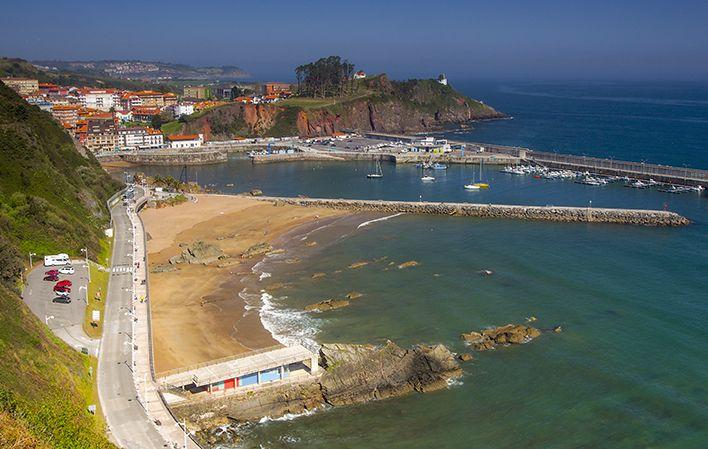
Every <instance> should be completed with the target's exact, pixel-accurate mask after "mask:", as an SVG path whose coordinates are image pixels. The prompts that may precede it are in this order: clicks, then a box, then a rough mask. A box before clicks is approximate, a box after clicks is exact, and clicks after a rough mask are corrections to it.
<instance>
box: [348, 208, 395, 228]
mask: <svg viewBox="0 0 708 449" xmlns="http://www.w3.org/2000/svg"><path fill="white" fill-rule="evenodd" d="M399 215H403V212H399V213H397V214H393V215H389V216H387V217H381V218H376V219H374V220H369V221H365V222H363V223H361V224H360V225H359V226H357V227H356V228H357V229H359V228H363V227H364V226H369V225H370V224H371V223H376V222H377V221H385V220H388V219H390V218H395V217H398V216H399Z"/></svg>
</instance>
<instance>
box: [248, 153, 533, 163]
mask: <svg viewBox="0 0 708 449" xmlns="http://www.w3.org/2000/svg"><path fill="white" fill-rule="evenodd" d="M430 158H431V155H430V154H428V153H361V152H322V151H300V152H296V153H290V154H256V155H254V156H252V157H251V161H252V162H253V163H254V164H268V163H274V162H293V161H376V160H378V161H386V162H393V163H395V164H416V163H419V162H429V161H430ZM482 161H483V162H484V163H485V164H489V165H509V164H518V163H520V162H521V159H520V158H518V157H514V156H509V155H503V154H488V153H487V154H479V153H477V154H469V155H466V156H460V155H453V154H436V155H435V162H438V163H445V164H479V163H480V162H482Z"/></svg>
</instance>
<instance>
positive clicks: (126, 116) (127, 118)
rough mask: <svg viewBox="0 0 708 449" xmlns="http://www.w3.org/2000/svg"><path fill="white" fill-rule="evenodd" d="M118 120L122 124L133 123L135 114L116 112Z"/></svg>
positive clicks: (128, 111) (125, 111)
mask: <svg viewBox="0 0 708 449" xmlns="http://www.w3.org/2000/svg"><path fill="white" fill-rule="evenodd" d="M116 118H117V119H118V121H120V122H132V121H133V112H132V111H130V110H123V111H116Z"/></svg>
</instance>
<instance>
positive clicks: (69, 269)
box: [59, 265, 76, 274]
mask: <svg viewBox="0 0 708 449" xmlns="http://www.w3.org/2000/svg"><path fill="white" fill-rule="evenodd" d="M75 271H76V270H74V267H72V266H71V265H66V266H63V267H61V268H59V273H61V274H74V272H75Z"/></svg>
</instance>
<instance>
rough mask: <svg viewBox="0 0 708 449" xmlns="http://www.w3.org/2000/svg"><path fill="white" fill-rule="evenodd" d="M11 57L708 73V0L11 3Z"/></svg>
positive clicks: (404, 73)
mask: <svg viewBox="0 0 708 449" xmlns="http://www.w3.org/2000/svg"><path fill="white" fill-rule="evenodd" d="M2 10H3V11H2V14H0V55H4V56H17V57H22V58H26V59H80V60H88V59H144V60H160V61H168V62H181V63H187V64H193V65H238V66H240V67H242V68H244V69H245V70H247V71H249V72H251V73H252V74H254V76H255V77H257V78H261V79H263V78H269V79H276V78H278V79H289V78H292V77H293V68H294V67H295V66H296V65H298V64H300V63H302V62H307V61H310V60H314V59H316V58H318V57H321V56H328V55H331V54H337V55H341V56H343V57H346V58H348V59H349V60H351V61H352V62H353V63H354V64H356V66H357V67H358V68H362V69H364V70H366V71H367V72H371V73H374V72H387V73H389V74H390V75H391V76H393V77H395V78H407V77H421V76H423V77H430V76H434V75H435V74H437V73H439V72H445V73H447V74H448V76H449V77H451V78H453V77H454V78H458V79H472V78H482V79H490V78H516V79H689V80H707V79H708V31H706V29H707V28H708V25H707V24H708V1H706V0H703V1H689V0H674V1H654V0H646V1H622V0H618V1H604V0H600V1H586V2H581V1H573V0H565V1H563V0H536V1H531V0H527V1H514V0H506V1H501V2H494V1H489V0H487V1H433V0H429V1H417V0H407V1H397V0H392V1H384V0H381V1H368V0H358V1H347V2H337V1H335V0H330V1H317V0H312V1H309V0H297V1H291V2H279V1H272V0H265V1H264V0H261V1H257V2H254V1H248V2H243V1H238V0H231V1H216V0H215V1H210V0H201V1H191V2H186V1H181V0H172V1H169V2H161V1H155V0H152V1H145V0H142V1H133V0H122V1H120V2H115V1H110V2H108V1H102V0H95V1H91V2H82V1H71V0H68V1H65V0H62V1H44V0H39V1H9V2H6V3H5V4H4V5H3V8H2Z"/></svg>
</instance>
